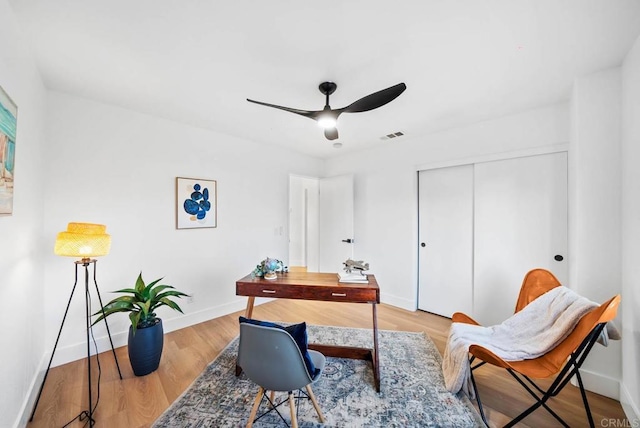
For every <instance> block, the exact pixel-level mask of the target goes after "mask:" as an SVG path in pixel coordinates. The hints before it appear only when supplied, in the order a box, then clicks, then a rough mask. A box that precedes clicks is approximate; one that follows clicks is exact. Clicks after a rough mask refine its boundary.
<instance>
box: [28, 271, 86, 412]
mask: <svg viewBox="0 0 640 428" xmlns="http://www.w3.org/2000/svg"><path fill="white" fill-rule="evenodd" d="M76 285H78V268H77V267H76V280H75V282H74V283H73V288H72V289H71V295H70V296H69V301H68V302H67V308H66V309H65V310H64V316H63V317H62V323H61V324H60V330H58V337H57V338H56V343H55V344H54V345H53V352H51V358H49V364H48V365H47V371H46V372H45V373H44V378H43V379H42V383H41V384H40V390H39V391H38V397H37V398H36V402H35V404H34V405H33V410H32V411H31V416H30V417H29V422H31V421H33V416H34V415H35V414H36V409H37V408H38V403H39V402H40V396H41V395H42V390H43V389H44V384H45V382H46V381H47V376H49V369H51V363H52V362H53V356H54V355H55V354H56V348H57V347H58V342H59V341H60V335H61V334H62V327H64V322H65V320H66V319H67V313H68V312H69V306H71V300H72V299H73V293H74V292H75V291H76Z"/></svg>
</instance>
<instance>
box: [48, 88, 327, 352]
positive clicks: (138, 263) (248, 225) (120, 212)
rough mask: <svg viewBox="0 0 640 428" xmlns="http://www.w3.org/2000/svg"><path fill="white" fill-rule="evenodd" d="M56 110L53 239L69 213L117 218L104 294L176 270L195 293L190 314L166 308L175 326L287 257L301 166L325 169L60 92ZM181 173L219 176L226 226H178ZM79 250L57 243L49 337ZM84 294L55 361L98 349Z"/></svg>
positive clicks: (101, 264) (177, 281)
mask: <svg viewBox="0 0 640 428" xmlns="http://www.w3.org/2000/svg"><path fill="white" fill-rule="evenodd" d="M48 111H49V115H48V120H47V123H48V127H47V135H48V144H47V149H46V160H47V166H46V171H47V180H46V183H45V188H44V190H45V196H44V209H45V212H46V213H47V215H46V219H45V222H44V235H45V247H48V248H52V246H53V242H54V240H55V236H56V233H57V232H59V231H61V230H64V229H65V228H66V225H67V223H68V222H69V221H83V222H84V221H86V222H95V223H103V224H106V225H107V232H108V233H110V234H111V236H112V246H111V253H110V254H109V255H108V256H105V257H102V258H100V259H99V261H98V284H99V286H100V289H101V292H102V294H103V299H105V300H106V299H108V300H110V299H111V298H113V297H114V295H113V294H110V293H107V291H112V290H116V289H119V288H123V287H127V286H131V285H133V284H134V281H135V279H136V276H137V275H138V273H139V272H140V271H142V272H143V276H144V278H145V279H146V280H147V281H149V280H152V279H155V278H159V277H164V278H165V281H166V283H168V284H171V285H174V286H176V287H177V288H178V289H180V290H182V291H184V292H186V293H189V294H192V295H193V300H194V302H193V303H192V304H189V303H187V302H186V301H184V300H183V302H184V303H182V304H181V306H182V308H183V310H184V311H185V312H186V314H187V315H186V316H183V315H180V314H179V313H177V312H173V311H171V310H168V309H167V310H165V311H162V312H161V313H159V315H160V316H161V317H162V318H163V319H164V321H165V331H171V330H174V329H176V328H180V327H182V326H185V325H190V324H194V323H196V322H201V321H204V320H207V319H210V318H213V317H216V316H219V315H222V314H226V313H229V312H231V311H235V310H239V309H241V308H243V307H244V305H245V304H246V299H244V298H242V297H237V296H236V295H235V281H236V280H237V279H239V278H241V277H242V276H244V275H246V274H248V273H250V272H251V270H252V269H253V268H254V267H255V265H256V264H257V263H259V262H260V260H262V259H264V258H265V257H267V256H269V257H275V258H278V259H281V260H283V261H285V262H286V260H287V258H288V213H287V208H288V188H289V174H290V173H294V174H300V175H316V176H317V175H319V174H320V168H321V166H322V164H321V161H319V160H317V159H313V158H310V157H306V156H302V155H299V154H294V153H292V152H289V151H286V150H284V149H276V148H274V147H266V146H264V145H260V144H256V143H252V142H248V141H245V140H241V139H238V138H234V137H230V136H227V135H222V134H218V133H215V132H211V131H207V130H204V129H199V128H194V127H190V126H186V125H182V124H178V123H175V122H170V121H167V120H164V119H159V118H154V117H151V116H146V115H143V114H139V113H135V112H132V111H127V110H124V109H122V108H118V107H113V106H107V105H104V104H100V103H97V102H93V101H89V100H85V99H81V98H77V97H73V96H69V95H64V94H60V93H55V92H50V93H49V98H48ZM176 177H193V178H204V179H212V180H217V187H218V198H217V202H218V227H217V228H214V229H190V230H177V229H176V227H175V203H176V200H175V178H176ZM72 262H73V260H72V259H65V258H61V257H57V256H54V255H53V253H52V251H48V252H47V254H46V255H45V266H46V281H45V283H46V291H45V298H46V301H47V307H46V308H45V322H46V324H47V326H48V329H47V330H46V338H47V345H52V343H53V339H54V338H55V333H56V332H55V331H54V330H55V329H57V326H58V325H59V321H60V318H61V316H62V310H63V308H64V305H65V304H66V299H67V298H68V295H69V292H70V290H71V286H72V282H73V269H74V264H73V263H72ZM81 296H82V294H79V295H78V297H77V299H75V300H74V303H73V304H72V308H71V309H70V311H69V318H68V320H67V324H66V325H65V331H64V334H63V336H62V338H61V344H60V350H59V353H58V352H57V353H56V359H55V360H54V364H59V363H62V362H66V361H70V360H73V359H77V358H81V357H82V356H83V355H84V354H85V353H86V350H85V346H86V345H85V343H86V340H85V337H84V330H83V327H82V326H83V323H84V321H83V319H84V311H83V309H82V308H83V304H84V303H83V299H82V298H81ZM162 309H166V308H162ZM109 321H110V324H109V326H110V328H111V332H112V335H113V337H114V342H115V343H116V346H119V345H124V344H125V343H126V330H127V328H128V325H129V320H128V317H127V316H126V315H122V316H120V317H118V316H117V315H116V316H114V317H111V318H110V319H109ZM100 327H101V328H99V329H98V330H97V333H96V334H97V336H98V337H102V340H101V348H102V349H107V345H108V342H107V341H106V340H105V337H104V335H105V334H106V333H105V331H104V329H103V328H102V326H100Z"/></svg>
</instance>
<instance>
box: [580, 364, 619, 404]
mask: <svg viewBox="0 0 640 428" xmlns="http://www.w3.org/2000/svg"><path fill="white" fill-rule="evenodd" d="M580 376H581V377H582V383H583V385H584V389H586V390H587V391H591V392H595V393H596V394H600V395H604V396H605V397H609V398H613V399H614V400H617V401H620V381H619V380H618V379H614V378H612V377H609V376H605V375H602V374H600V373H595V372H592V371H589V370H584V369H580ZM571 385H573V386H575V387H578V382H577V381H576V378H575V376H574V377H572V378H571Z"/></svg>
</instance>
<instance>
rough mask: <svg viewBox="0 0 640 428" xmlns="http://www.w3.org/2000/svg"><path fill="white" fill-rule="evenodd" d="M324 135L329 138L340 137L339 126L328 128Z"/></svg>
mask: <svg viewBox="0 0 640 428" xmlns="http://www.w3.org/2000/svg"><path fill="white" fill-rule="evenodd" d="M324 136H325V137H327V140H335V139H337V138H338V129H337V128H326V129H325V130H324Z"/></svg>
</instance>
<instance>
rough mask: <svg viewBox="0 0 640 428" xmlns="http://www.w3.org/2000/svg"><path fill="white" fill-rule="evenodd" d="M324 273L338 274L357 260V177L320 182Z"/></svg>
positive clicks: (322, 267) (348, 176) (332, 178)
mask: <svg viewBox="0 0 640 428" xmlns="http://www.w3.org/2000/svg"><path fill="white" fill-rule="evenodd" d="M319 205H320V227H319V229H320V252H319V261H320V262H319V269H320V272H338V271H339V270H341V269H342V267H343V265H342V262H344V261H345V260H347V259H348V258H352V257H353V245H354V244H353V239H354V237H353V176H352V175H340V176H336V177H329V178H322V179H320V204H319Z"/></svg>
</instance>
